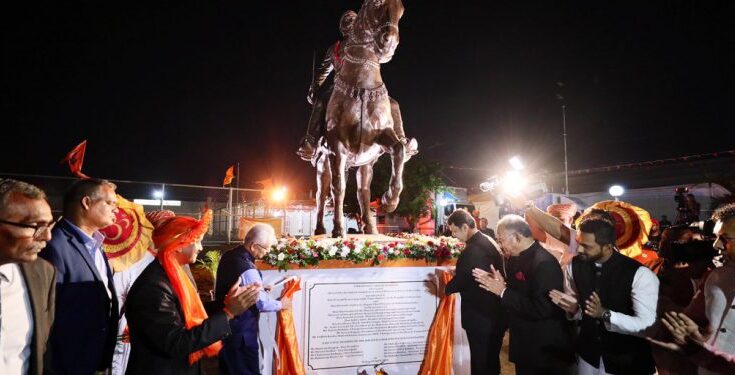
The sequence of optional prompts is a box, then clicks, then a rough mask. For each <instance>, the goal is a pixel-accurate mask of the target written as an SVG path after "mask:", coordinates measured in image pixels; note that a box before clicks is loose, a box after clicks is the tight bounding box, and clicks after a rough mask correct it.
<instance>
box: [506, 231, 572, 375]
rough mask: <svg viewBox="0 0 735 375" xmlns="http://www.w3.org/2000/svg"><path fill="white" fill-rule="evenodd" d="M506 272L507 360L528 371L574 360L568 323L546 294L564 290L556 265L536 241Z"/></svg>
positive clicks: (563, 365)
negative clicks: (508, 341) (508, 356)
mask: <svg viewBox="0 0 735 375" xmlns="http://www.w3.org/2000/svg"><path fill="white" fill-rule="evenodd" d="M511 263H512V266H511V267H509V269H508V271H509V272H508V277H507V279H506V284H507V289H506V290H505V292H504V293H503V298H502V304H503V306H504V307H505V308H507V309H508V322H509V328H510V353H509V354H510V360H511V361H513V362H514V363H516V364H521V365H523V366H525V367H527V368H532V367H538V368H563V367H566V366H568V365H569V364H571V363H572V362H573V361H574V349H573V347H572V342H571V335H570V333H571V331H570V330H569V328H570V327H569V322H568V321H567V319H566V316H565V314H564V311H563V310H562V309H561V308H559V307H557V306H556V305H555V304H554V303H553V302H551V298H549V291H550V290H552V289H556V290H564V289H563V288H564V276H563V273H562V270H561V267H560V266H559V262H558V261H557V260H556V258H554V256H553V255H551V254H550V253H549V252H548V251H546V250H545V249H544V248H543V247H541V245H539V243H538V242H534V244H533V245H532V246H531V247H530V248H528V249H526V250H525V251H523V252H522V253H521V254H520V255H519V256H518V258H517V259H516V261H515V262H511Z"/></svg>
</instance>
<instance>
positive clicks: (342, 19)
mask: <svg viewBox="0 0 735 375" xmlns="http://www.w3.org/2000/svg"><path fill="white" fill-rule="evenodd" d="M348 17H352V22H353V23H354V22H355V18H357V13H355V11H353V10H348V11H346V12H344V13H342V15H341V16H340V17H339V31H340V32H341V33H342V35H344V36H347V34H348V33H349V32H350V29H351V28H352V25H349V27H348V25H345V24H344V22H345V21H346V20H347V18H348Z"/></svg>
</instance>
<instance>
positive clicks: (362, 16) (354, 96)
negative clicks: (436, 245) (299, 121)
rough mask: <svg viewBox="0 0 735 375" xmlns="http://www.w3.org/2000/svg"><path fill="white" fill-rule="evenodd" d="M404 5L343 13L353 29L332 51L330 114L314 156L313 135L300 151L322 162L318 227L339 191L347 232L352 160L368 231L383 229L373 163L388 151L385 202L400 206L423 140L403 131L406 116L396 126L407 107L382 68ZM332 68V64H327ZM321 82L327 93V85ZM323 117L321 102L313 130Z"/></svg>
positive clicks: (389, 0) (395, 0)
mask: <svg viewBox="0 0 735 375" xmlns="http://www.w3.org/2000/svg"><path fill="white" fill-rule="evenodd" d="M403 10H404V8H403V4H402V3H401V1H400V0H364V2H363V4H362V6H361V8H360V11H359V12H358V13H357V16H356V17H354V22H353V23H352V25H351V27H349V28H348V27H344V26H345V24H348V23H349V22H344V21H345V16H344V15H343V17H342V19H341V20H340V30H341V31H342V32H343V34H346V35H345V40H343V41H341V42H338V43H336V44H335V46H333V47H332V48H330V51H328V52H327V59H329V60H330V61H328V63H330V64H331V66H332V68H333V69H334V71H335V75H334V83H333V88H332V90H331V95H330V96H329V100H328V102H327V105H326V113H325V115H324V116H325V117H324V118H325V120H326V121H325V122H326V129H325V130H324V132H323V135H322V136H321V137H319V138H318V140H317V141H316V142H314V144H313V146H314V151H313V156H312V154H310V153H309V149H308V148H309V146H311V144H309V141H310V140H309V139H305V140H304V142H302V147H301V148H300V150H299V155H300V156H301V157H302V158H304V159H306V160H312V162H313V163H314V165H315V166H316V168H317V196H316V199H317V209H318V211H317V226H316V230H315V234H324V233H325V232H326V230H325V228H324V224H323V219H324V207H325V204H326V200H327V197H328V194H329V193H330V191H331V194H332V200H333V203H334V229H333V230H332V237H339V236H343V235H344V229H345V228H344V223H343V220H344V210H343V207H344V194H345V184H346V181H347V179H346V176H345V174H346V172H347V169H348V168H350V167H357V178H356V180H357V195H358V197H357V198H358V201H359V203H360V211H361V217H362V222H363V228H362V230H363V233H366V234H374V233H377V229H376V226H375V220H374V219H373V217H372V215H371V214H370V183H371V180H372V176H373V165H374V164H375V162H376V161H377V160H378V157H380V156H381V155H382V154H383V153H388V154H389V155H390V157H391V161H392V173H391V179H390V184H389V188H388V190H387V191H386V192H385V193H384V194H383V196H382V198H381V204H382V208H383V210H385V211H386V212H393V211H394V210H395V209H396V207H397V206H398V201H399V195H400V193H401V190H402V188H403V186H402V174H403V164H404V163H405V162H406V161H407V160H408V158H409V157H410V156H411V155H413V154H415V153H416V148H417V147H416V141H415V140H408V139H407V138H406V137H405V135H404V134H403V126H402V122H400V123H398V125H399V126H398V129H396V121H401V118H400V110H399V108H398V103H397V102H395V101H393V105H392V103H391V99H390V97H389V96H388V90H387V88H386V86H385V84H384V82H383V78H382V76H381V74H380V64H383V63H386V62H388V61H390V60H391V58H392V57H393V54H394V53H395V51H396V48H397V47H398V42H399V35H398V22H399V20H400V18H401V16H402V15H403ZM347 14H348V13H345V15H347ZM353 14H354V13H353ZM325 60H326V59H325ZM323 67H324V64H322V69H320V74H319V75H317V77H316V80H317V81H319V80H320V81H321V82H317V84H318V85H324V81H325V78H326V76H325V75H324V69H323ZM328 74H329V71H327V72H326V75H328ZM330 86H331V85H330ZM316 89H320V88H319V87H314V85H312V87H311V88H310V95H309V99H312V100H314V99H315V98H314V97H313V94H314V93H315V91H317V90H316ZM321 89H322V93H321V94H322V95H323V94H324V88H321ZM327 90H328V88H327ZM316 95H319V93H316ZM317 100H319V99H317ZM315 116H316V118H315ZM318 120H320V114H319V113H318V108H317V103H315V108H314V113H312V119H310V126H309V133H310V134H313V132H315V131H318V130H317V129H318V125H315V124H318ZM312 121H315V122H312ZM307 138H308V135H307Z"/></svg>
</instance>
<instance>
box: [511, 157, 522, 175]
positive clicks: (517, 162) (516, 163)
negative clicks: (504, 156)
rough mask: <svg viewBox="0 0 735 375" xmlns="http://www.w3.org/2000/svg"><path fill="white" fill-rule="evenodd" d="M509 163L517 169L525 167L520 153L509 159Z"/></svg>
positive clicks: (520, 169)
mask: <svg viewBox="0 0 735 375" xmlns="http://www.w3.org/2000/svg"><path fill="white" fill-rule="evenodd" d="M508 163H510V166H511V167H513V169H515V170H517V171H522V170H523V168H524V166H523V162H522V161H521V158H520V157H519V156H518V155H516V156H514V157H512V158H510V159H508Z"/></svg>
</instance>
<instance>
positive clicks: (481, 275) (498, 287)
mask: <svg viewBox="0 0 735 375" xmlns="http://www.w3.org/2000/svg"><path fill="white" fill-rule="evenodd" d="M472 276H474V277H475V280H476V281H477V282H478V283H480V288H482V289H485V290H487V291H488V292H490V293H493V294H495V295H497V296H500V295H501V294H502V293H503V290H505V278H504V277H503V275H501V274H500V272H498V271H497V270H496V269H495V267H493V265H492V264H491V265H490V272H487V271H485V270H483V269H480V268H475V269H473V270H472Z"/></svg>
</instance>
